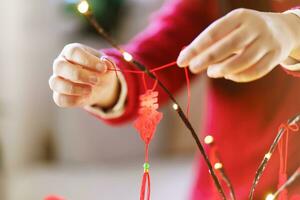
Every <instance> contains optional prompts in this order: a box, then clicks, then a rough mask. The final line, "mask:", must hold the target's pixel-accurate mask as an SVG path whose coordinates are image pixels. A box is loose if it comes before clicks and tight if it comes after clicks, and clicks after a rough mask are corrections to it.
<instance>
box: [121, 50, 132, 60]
mask: <svg viewBox="0 0 300 200" xmlns="http://www.w3.org/2000/svg"><path fill="white" fill-rule="evenodd" d="M123 58H124V60H126V61H127V62H131V61H132V60H133V57H132V55H130V54H129V53H128V52H123Z"/></svg>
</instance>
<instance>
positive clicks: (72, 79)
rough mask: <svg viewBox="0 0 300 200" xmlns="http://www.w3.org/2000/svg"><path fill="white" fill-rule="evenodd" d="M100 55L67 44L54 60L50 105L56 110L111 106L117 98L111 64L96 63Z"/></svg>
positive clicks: (104, 62)
mask: <svg viewBox="0 0 300 200" xmlns="http://www.w3.org/2000/svg"><path fill="white" fill-rule="evenodd" d="M100 56H101V55H100V53H99V52H98V51H97V50H95V49H92V48H90V47H87V46H84V45H81V44H69V45H66V46H65V47H64V49H63V50H62V52H61V54H60V55H59V56H58V58H56V59H55V60H54V63H53V75H52V76H51V77H50V79H49V85H50V88H51V89H52V90H53V99H54V102H55V103H56V104H57V105H58V106H60V107H82V106H87V105H93V104H97V105H99V106H101V107H109V106H112V105H113V104H114V103H115V101H116V99H117V97H118V87H119V83H118V79H117V77H116V75H115V73H114V72H113V71H107V69H108V68H113V67H114V66H113V63H112V62H111V61H108V60H106V59H100Z"/></svg>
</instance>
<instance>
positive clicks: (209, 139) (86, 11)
mask: <svg viewBox="0 0 300 200" xmlns="http://www.w3.org/2000/svg"><path fill="white" fill-rule="evenodd" d="M77 9H78V11H79V12H80V13H81V14H83V15H84V16H85V17H86V19H87V20H88V21H89V23H90V24H91V25H92V26H93V27H94V28H95V30H96V31H97V33H98V34H99V35H100V36H101V37H103V38H104V39H105V40H106V41H107V42H108V43H109V44H110V45H111V46H112V47H114V48H115V49H117V50H118V51H119V52H120V53H121V55H122V57H123V59H124V60H125V61H126V62H128V63H130V64H131V65H133V66H134V67H136V68H137V69H139V70H140V71H142V72H144V74H146V75H147V76H149V77H150V78H152V79H154V80H155V81H157V83H158V85H159V86H160V87H161V88H162V90H163V91H164V92H165V93H166V94H167V95H168V96H169V98H170V100H171V101H172V102H173V105H172V108H173V110H174V111H176V112H177V114H178V115H179V117H180V119H181V120H182V121H183V123H184V124H185V126H186V128H187V129H188V130H189V131H190V133H191V135H192V137H193V138H194V140H195V142H196V144H197V147H198V149H199V150H200V153H201V155H202V156H203V158H204V161H205V163H206V165H207V166H208V169H209V174H210V175H211V177H212V179H213V182H214V184H215V186H216V188H217V190H218V192H219V194H220V196H221V197H222V199H223V200H226V199H227V197H226V195H225V192H224V190H223V188H222V185H221V183H220V181H219V177H218V176H217V175H216V171H218V172H219V173H220V174H221V179H222V180H223V181H224V182H225V183H226V185H227V187H228V189H229V191H230V198H231V199H232V200H235V199H236V197H235V193H234V188H233V186H232V184H231V182H230V179H229V178H228V176H227V175H226V173H225V170H224V168H225V167H224V164H223V163H222V161H221V159H220V157H219V155H217V157H218V161H217V162H215V163H213V164H212V163H211V161H210V159H209V157H208V155H207V153H206V152H205V150H204V147H203V145H202V144H201V142H200V139H199V137H198V135H197V133H196V132H195V129H194V128H193V126H192V125H191V123H190V121H189V119H188V117H187V116H186V115H185V114H184V112H183V109H182V108H181V106H180V105H179V104H178V103H177V101H176V99H175V98H174V96H173V95H172V93H171V92H170V91H169V90H168V88H166V87H165V85H164V84H163V83H162V82H161V81H160V80H159V79H158V78H157V76H156V75H155V74H154V73H152V72H151V71H149V70H148V69H147V67H145V66H144V65H143V64H142V63H140V62H139V61H137V60H136V59H135V58H134V57H133V56H132V55H131V54H130V53H128V52H127V51H125V50H124V49H123V48H121V47H120V46H119V45H118V44H117V43H116V42H115V41H114V40H113V39H112V38H111V37H110V36H109V35H108V34H107V33H106V32H105V30H104V29H103V28H102V27H101V26H100V25H99V24H98V23H97V21H96V20H95V18H94V16H93V13H92V11H91V9H90V5H89V2H88V1H87V0H81V1H80V2H79V3H78V5H77ZM299 121H300V115H297V116H296V117H294V118H292V119H291V120H289V121H288V123H287V125H288V126H289V125H293V124H296V123H297V122H299ZM285 131H286V130H285V129H284V128H281V129H280V130H279V132H278V134H277V136H276V138H275V140H274V142H273V143H272V145H271V147H270V149H269V151H268V152H267V153H266V154H265V156H264V158H263V160H262V162H261V164H260V165H259V167H258V169H257V171H256V174H255V177H254V181H253V184H252V186H251V189H250V192H249V200H253V198H254V192H255V189H256V186H257V185H258V183H259V181H260V178H261V176H262V174H263V172H264V170H265V168H266V166H267V164H268V163H269V160H270V159H271V157H272V155H273V153H274V151H275V149H276V147H277V146H278V143H279V141H280V139H281V137H282V135H283V134H284V132H285ZM204 143H205V144H207V145H209V146H213V145H215V143H214V138H213V136H211V135H208V136H206V137H205V138H204ZM217 154H218V153H217ZM299 177H300V168H299V169H298V170H297V171H296V172H295V173H294V174H293V175H292V176H290V178H289V179H288V180H287V182H286V183H285V184H283V185H282V186H281V187H280V188H279V189H278V190H277V191H276V192H274V193H270V194H268V195H267V196H266V200H274V199H276V198H277V197H278V195H279V194H280V192H281V191H283V190H284V189H286V188H287V187H288V186H289V185H291V184H292V183H293V182H294V181H295V180H296V179H297V178H299Z"/></svg>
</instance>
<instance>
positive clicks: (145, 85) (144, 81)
mask: <svg viewBox="0 0 300 200" xmlns="http://www.w3.org/2000/svg"><path fill="white" fill-rule="evenodd" d="M145 76H146V75H145V73H143V84H144V89H145V92H146V91H147V83H146V77H145Z"/></svg>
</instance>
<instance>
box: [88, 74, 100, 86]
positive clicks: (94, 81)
mask: <svg viewBox="0 0 300 200" xmlns="http://www.w3.org/2000/svg"><path fill="white" fill-rule="evenodd" d="M89 82H90V83H92V84H96V83H97V82H98V77H97V76H95V75H91V76H90V77H89Z"/></svg>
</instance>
